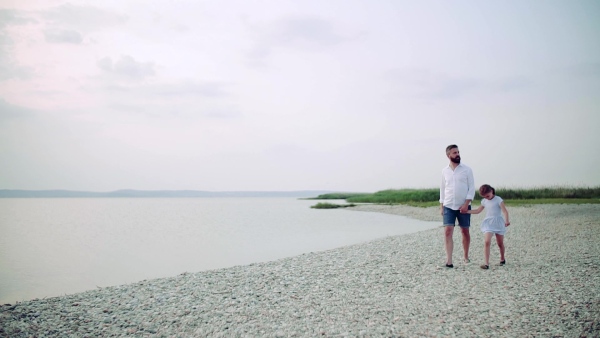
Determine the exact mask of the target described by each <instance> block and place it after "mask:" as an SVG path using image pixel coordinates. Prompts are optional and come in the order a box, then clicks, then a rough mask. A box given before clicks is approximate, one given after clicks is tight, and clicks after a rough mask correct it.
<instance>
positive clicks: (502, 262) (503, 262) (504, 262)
mask: <svg viewBox="0 0 600 338" xmlns="http://www.w3.org/2000/svg"><path fill="white" fill-rule="evenodd" d="M504 264H506V259H505V260H502V261H500V264H498V265H504Z"/></svg>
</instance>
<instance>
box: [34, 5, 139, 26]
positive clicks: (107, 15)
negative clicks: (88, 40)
mask: <svg viewBox="0 0 600 338" xmlns="http://www.w3.org/2000/svg"><path fill="white" fill-rule="evenodd" d="M40 14H41V15H42V17H43V18H45V19H47V20H49V23H50V24H52V25H56V26H61V27H65V26H66V27H70V28H74V29H80V30H84V31H91V30H96V29H100V28H105V27H109V26H115V25H121V24H124V23H126V22H127V20H128V18H127V16H125V15H121V14H118V13H116V12H113V11H110V10H106V9H102V8H98V7H94V6H79V5H72V4H70V3H66V4H63V5H60V6H55V7H51V8H48V9H45V10H42V11H41V12H40Z"/></svg>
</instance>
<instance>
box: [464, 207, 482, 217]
mask: <svg viewBox="0 0 600 338" xmlns="http://www.w3.org/2000/svg"><path fill="white" fill-rule="evenodd" d="M483 209H485V207H484V206H483V205H480V206H479V208H477V209H475V210H467V212H465V214H475V215H477V214H478V213H480V212H481V211H482V210H483Z"/></svg>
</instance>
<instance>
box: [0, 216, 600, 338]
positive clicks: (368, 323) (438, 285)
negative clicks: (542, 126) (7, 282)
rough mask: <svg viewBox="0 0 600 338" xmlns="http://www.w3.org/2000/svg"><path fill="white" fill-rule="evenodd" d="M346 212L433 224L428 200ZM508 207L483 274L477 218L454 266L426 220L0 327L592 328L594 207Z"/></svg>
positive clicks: (279, 330) (167, 331) (16, 315)
mask: <svg viewBox="0 0 600 338" xmlns="http://www.w3.org/2000/svg"><path fill="white" fill-rule="evenodd" d="M353 209H354V210H358V211H375V212H386V213H391V214H401V215H405V216H409V217H414V218H417V219H421V220H440V221H441V219H440V218H441V216H438V208H411V207H405V206H376V205H362V206H358V207H356V208H353ZM509 211H510V213H511V223H512V225H511V227H510V230H509V232H508V233H507V235H506V246H507V253H506V260H507V265H506V266H502V267H500V266H492V267H491V268H490V270H487V271H484V270H481V269H480V268H479V265H480V263H481V261H482V259H483V258H482V257H483V252H482V251H483V239H482V236H481V233H480V231H479V230H478V225H479V223H480V221H481V219H482V217H483V216H482V215H477V216H475V217H474V218H473V229H472V231H471V234H472V245H471V260H472V261H473V263H471V264H464V263H461V259H460V258H461V256H462V252H461V251H462V248H461V246H460V234H459V233H458V231H456V232H455V237H454V238H455V255H454V261H455V268H454V269H447V268H444V267H442V266H443V263H444V248H443V235H442V229H433V230H427V231H422V232H418V233H414V234H409V235H402V236H395V237H387V238H383V239H380V240H375V241H371V242H367V243H362V244H357V245H352V246H347V247H343V248H338V249H334V250H329V251H324V252H315V253H310V254H304V255H300V256H297V257H292V258H286V259H282V260H278V261H273V262H267V263H259V264H252V265H248V266H238V267H232V268H227V269H220V270H214V271H205V272H199V273H193V274H191V273H187V274H182V275H179V276H176V277H172V278H162V279H155V280H149V281H142V282H139V283H134V284H129V285H122V286H116V287H108V288H102V289H98V290H92V291H88V292H84V293H79V294H75V295H69V296H64V297H56V298H48V299H41V300H33V301H28V302H22V303H18V304H16V305H11V306H2V307H0V337H5V336H6V337H30V336H38V337H43V336H52V337H54V336H60V337H86V336H88V337H98V336H100V337H117V336H135V337H177V336H181V337H190V336H211V337H257V336H260V337H306V336H327V337H331V336H350V337H372V336H382V337H396V336H406V337H415V336H421V337H448V336H456V337H498V336H501V337H539V336H542V337H545V336H552V337H581V336H587V337H599V336H600V245H599V241H600V205H597V204H596V205H543V206H532V207H518V208H509ZM349 212H355V211H349ZM366 226H368V224H367V225H366ZM492 257H493V258H492V261H493V262H495V261H497V260H498V258H497V257H498V253H497V247H495V246H493V247H492Z"/></svg>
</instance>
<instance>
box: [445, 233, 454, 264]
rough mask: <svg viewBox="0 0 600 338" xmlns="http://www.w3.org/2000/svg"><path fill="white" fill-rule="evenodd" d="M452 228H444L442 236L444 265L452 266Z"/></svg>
mask: <svg viewBox="0 0 600 338" xmlns="http://www.w3.org/2000/svg"><path fill="white" fill-rule="evenodd" d="M452 235H454V226H447V225H445V226H444V236H445V238H446V265H448V264H452V251H453V250H454V241H453V239H452Z"/></svg>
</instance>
